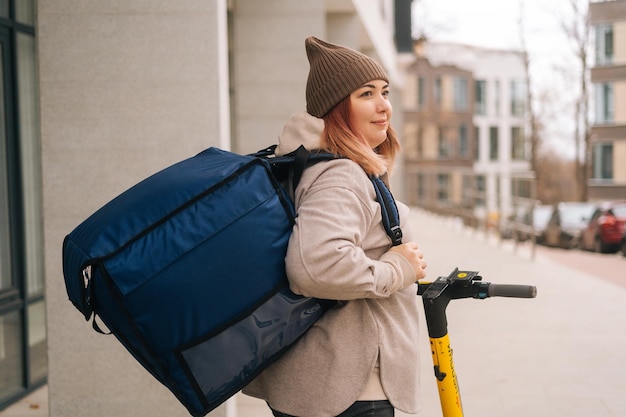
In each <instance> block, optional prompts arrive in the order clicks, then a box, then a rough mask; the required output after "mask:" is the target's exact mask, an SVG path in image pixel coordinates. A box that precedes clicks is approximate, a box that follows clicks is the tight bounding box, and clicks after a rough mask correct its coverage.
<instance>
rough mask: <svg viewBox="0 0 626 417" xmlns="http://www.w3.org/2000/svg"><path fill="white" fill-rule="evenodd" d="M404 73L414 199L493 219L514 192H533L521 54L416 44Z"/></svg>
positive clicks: (508, 207)
mask: <svg viewBox="0 0 626 417" xmlns="http://www.w3.org/2000/svg"><path fill="white" fill-rule="evenodd" d="M415 56H416V58H415V62H414V64H413V65H412V66H411V67H409V71H410V73H411V74H413V75H412V76H411V75H409V76H407V80H412V82H411V81H407V83H406V85H407V89H406V92H407V94H406V96H405V101H404V106H405V107H404V109H405V148H406V158H407V159H406V171H407V195H408V199H409V201H411V202H412V203H414V204H417V205H419V206H423V207H426V208H429V209H434V210H435V211H439V212H446V213H450V214H456V215H460V216H462V217H465V218H466V220H469V219H470V218H476V219H479V221H489V222H491V223H495V222H496V221H497V220H498V219H499V218H504V217H506V216H508V215H510V214H511V213H512V211H513V209H514V207H513V206H514V204H515V201H514V197H516V196H520V197H530V194H531V190H532V186H531V185H530V184H529V180H532V177H533V176H532V173H531V172H530V171H529V169H530V163H529V158H530V148H529V143H528V140H527V138H526V134H525V128H526V123H527V121H526V90H525V83H524V74H525V73H524V65H523V55H522V53H520V52H518V51H509V50H495V49H486V48H479V47H474V46H469V45H461V44H454V43H437V42H428V41H426V40H425V39H423V38H421V39H418V40H417V41H416V42H415Z"/></svg>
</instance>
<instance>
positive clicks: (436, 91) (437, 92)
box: [433, 77, 442, 106]
mask: <svg viewBox="0 0 626 417" xmlns="http://www.w3.org/2000/svg"><path fill="white" fill-rule="evenodd" d="M434 87H435V88H434V91H433V95H434V97H435V103H436V104H437V105H438V106H441V100H442V91H441V78H440V77H437V78H436V79H435V85H434Z"/></svg>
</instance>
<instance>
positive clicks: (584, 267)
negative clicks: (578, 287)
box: [502, 241, 626, 288]
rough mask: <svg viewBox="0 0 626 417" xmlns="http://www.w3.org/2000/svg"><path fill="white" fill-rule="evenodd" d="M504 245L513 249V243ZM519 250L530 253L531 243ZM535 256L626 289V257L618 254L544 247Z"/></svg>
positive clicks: (509, 242) (539, 248)
mask: <svg viewBox="0 0 626 417" xmlns="http://www.w3.org/2000/svg"><path fill="white" fill-rule="evenodd" d="M502 244H504V245H509V246H511V247H512V248H513V245H514V243H513V242H512V241H503V242H502ZM519 245H520V246H519V247H518V248H517V249H519V250H520V251H526V252H529V253H530V243H521V244H519ZM535 256H537V257H540V258H544V259H549V260H550V261H553V262H556V263H558V264H561V265H563V266H566V267H568V268H574V269H576V270H578V271H580V272H584V273H587V274H589V275H592V276H594V277H596V278H598V279H601V280H604V281H608V282H611V283H613V284H616V285H618V286H620V287H622V288H626V256H623V255H622V253H621V252H618V253H616V254H607V253H597V252H588V251H582V250H578V249H560V248H552V247H547V246H542V245H537V246H536V247H535Z"/></svg>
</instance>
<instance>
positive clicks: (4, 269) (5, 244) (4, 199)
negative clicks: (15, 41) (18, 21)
mask: <svg viewBox="0 0 626 417" xmlns="http://www.w3.org/2000/svg"><path fill="white" fill-rule="evenodd" d="M5 64H6V63H5V62H4V43H0V291H2V290H5V289H8V288H11V287H12V286H13V283H12V279H11V264H10V262H11V245H10V232H9V225H10V222H9V190H8V175H9V173H8V167H7V125H6V117H5V106H4V103H5V91H4V72H3V69H4V67H5Z"/></svg>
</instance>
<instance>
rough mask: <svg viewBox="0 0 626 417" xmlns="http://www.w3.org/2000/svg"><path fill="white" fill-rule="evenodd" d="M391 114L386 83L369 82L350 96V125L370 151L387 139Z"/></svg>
mask: <svg viewBox="0 0 626 417" xmlns="http://www.w3.org/2000/svg"><path fill="white" fill-rule="evenodd" d="M391 113H392V109H391V103H390V102H389V84H387V82H386V81H383V80H373V81H369V82H367V83H365V84H363V85H362V86H361V87H359V88H357V89H356V90H354V91H353V92H352V93H351V94H350V116H351V120H352V124H353V126H354V129H355V130H356V131H357V133H359V134H360V135H362V136H363V137H364V138H365V139H366V140H367V143H369V145H370V146H371V147H372V149H373V148H376V147H377V146H378V145H380V144H381V143H383V142H384V141H385V140H386V139H387V129H388V128H389V121H390V120H391Z"/></svg>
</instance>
